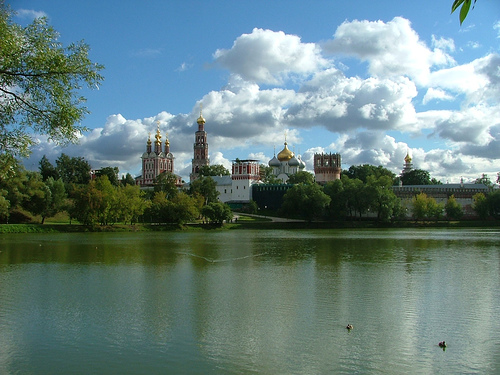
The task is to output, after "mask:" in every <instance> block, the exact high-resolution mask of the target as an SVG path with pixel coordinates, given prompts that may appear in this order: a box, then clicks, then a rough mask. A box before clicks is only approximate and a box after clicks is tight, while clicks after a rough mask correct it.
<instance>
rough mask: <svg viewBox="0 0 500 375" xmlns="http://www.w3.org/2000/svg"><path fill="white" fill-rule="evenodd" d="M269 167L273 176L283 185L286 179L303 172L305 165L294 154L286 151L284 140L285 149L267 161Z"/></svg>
mask: <svg viewBox="0 0 500 375" xmlns="http://www.w3.org/2000/svg"><path fill="white" fill-rule="evenodd" d="M268 164H269V166H270V167H271V168H272V169H273V176H275V177H276V178H278V179H280V180H281V181H283V183H285V182H286V181H288V177H290V176H291V175H294V174H295V173H297V172H299V171H302V170H304V168H305V167H306V164H305V163H304V162H303V161H302V160H301V158H300V156H298V157H295V153H293V152H292V151H290V150H289V149H288V144H287V143H286V140H285V147H284V148H283V150H281V151H280V152H279V153H278V157H276V155H274V156H273V158H272V159H271V160H269V163H268Z"/></svg>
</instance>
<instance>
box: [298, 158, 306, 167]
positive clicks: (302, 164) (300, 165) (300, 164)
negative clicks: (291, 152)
mask: <svg viewBox="0 0 500 375" xmlns="http://www.w3.org/2000/svg"><path fill="white" fill-rule="evenodd" d="M305 167H306V163H304V161H303V160H302V159H301V158H300V156H299V169H304V168H305Z"/></svg>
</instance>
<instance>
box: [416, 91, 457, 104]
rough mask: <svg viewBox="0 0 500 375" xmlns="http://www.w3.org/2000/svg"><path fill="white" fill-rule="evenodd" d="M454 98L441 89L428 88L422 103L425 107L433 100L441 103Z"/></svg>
mask: <svg viewBox="0 0 500 375" xmlns="http://www.w3.org/2000/svg"><path fill="white" fill-rule="evenodd" d="M453 99H454V97H453V96H452V95H450V94H448V93H447V92H446V91H444V90H441V89H434V88H432V87H431V88H429V89H428V90H427V92H426V93H425V95H424V98H423V99H422V103H423V104H424V105H425V104H427V103H429V102H431V101H433V100H437V101H442V100H453Z"/></svg>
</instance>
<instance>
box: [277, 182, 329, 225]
mask: <svg viewBox="0 0 500 375" xmlns="http://www.w3.org/2000/svg"><path fill="white" fill-rule="evenodd" d="M330 201H331V198H330V197H329V196H328V195H326V194H325V193H324V192H323V189H322V188H321V186H319V185H318V184H297V185H294V186H293V187H292V188H291V189H289V190H288V191H287V192H286V193H285V195H284V196H283V204H282V205H281V210H282V212H283V213H284V214H285V215H287V216H292V217H301V218H304V219H305V220H308V221H311V220H313V219H314V218H316V217H321V216H323V214H324V211H325V209H326V208H327V207H328V205H329V204H330Z"/></svg>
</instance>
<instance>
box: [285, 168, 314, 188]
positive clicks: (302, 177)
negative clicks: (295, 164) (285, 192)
mask: <svg viewBox="0 0 500 375" xmlns="http://www.w3.org/2000/svg"><path fill="white" fill-rule="evenodd" d="M314 183H315V181H314V174H312V173H311V172H306V171H299V172H297V173H295V174H293V175H291V176H290V177H288V181H287V184H308V185H311V184H314Z"/></svg>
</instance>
